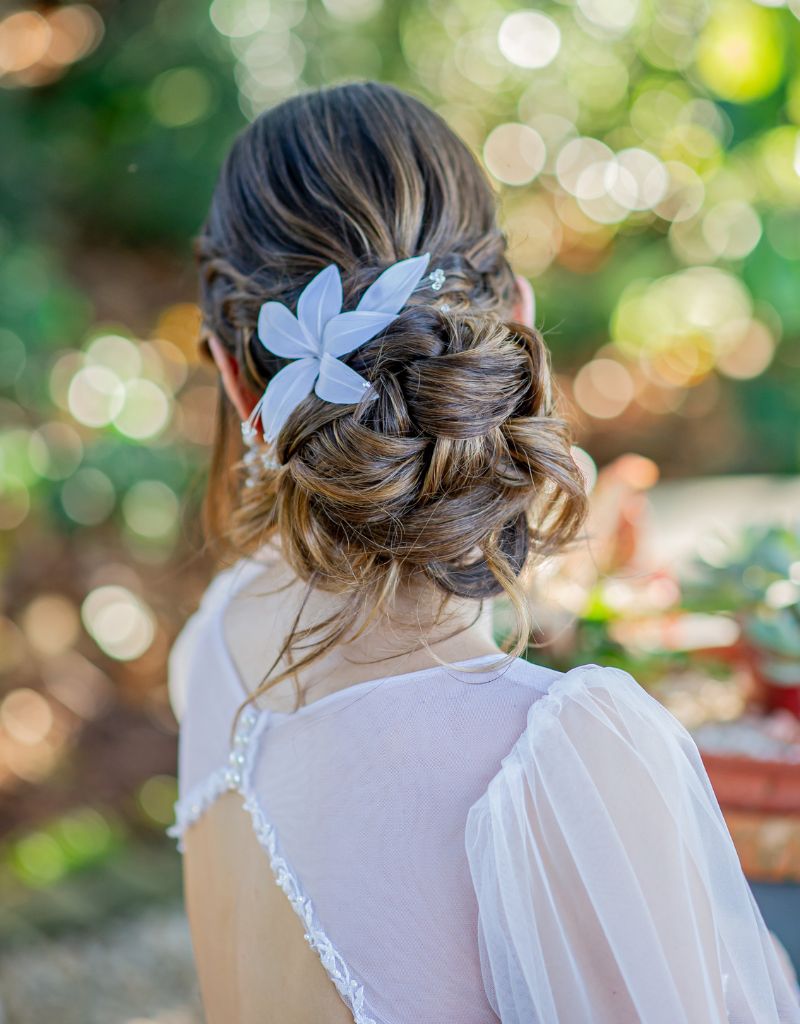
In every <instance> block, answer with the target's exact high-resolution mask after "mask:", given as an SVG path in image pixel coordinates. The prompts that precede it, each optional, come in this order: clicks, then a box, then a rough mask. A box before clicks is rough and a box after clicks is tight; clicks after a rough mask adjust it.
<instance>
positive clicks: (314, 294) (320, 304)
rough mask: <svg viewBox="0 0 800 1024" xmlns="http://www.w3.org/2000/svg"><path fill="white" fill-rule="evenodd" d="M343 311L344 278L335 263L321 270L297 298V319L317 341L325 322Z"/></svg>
mask: <svg viewBox="0 0 800 1024" xmlns="http://www.w3.org/2000/svg"><path fill="white" fill-rule="evenodd" d="M341 311H342V279H341V277H340V276H339V268H338V267H337V266H336V264H335V263H331V264H330V266H327V267H325V269H324V270H320V272H319V273H318V274H317V276H316V277H314V278H312V279H311V281H309V283H308V284H307V285H306V286H305V288H304V289H303V291H302V292H301V294H300V298H299V299H298V300H297V319H298V320H299V321H300V323H301V324H302V325H303V327H305V329H306V330H307V331H308V333H309V334H310V335H311V337H312V338H314V339H316V341H318V342H319V341H320V340H321V339H322V330H323V328H324V327H325V324H326V323H327V322H328V321H329V320H331V319H332V318H333V317H335V316H336V314H337V313H341Z"/></svg>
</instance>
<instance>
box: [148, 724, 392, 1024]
mask: <svg viewBox="0 0 800 1024" xmlns="http://www.w3.org/2000/svg"><path fill="white" fill-rule="evenodd" d="M267 718H268V714H267V713H265V714H264V717H263V718H262V719H261V720H260V721H261V722H262V723H265V722H266V720H267ZM258 722H259V716H258V713H257V712H256V711H255V710H254V709H253V708H252V707H247V708H245V709H244V711H243V712H242V714H241V716H240V718H239V724H238V725H237V727H236V732H235V733H234V738H233V744H232V746H231V750H230V753H229V755H228V764H227V766H226V767H223V768H218V769H217V770H216V771H214V772H212V773H211V775H209V776H208V778H207V779H205V780H204V781H203V782H202V783H200V784H199V785H198V786H195V787H194V788H193V789H192V790H190V792H189V793H188V794H187V795H186V796H185V797H184V798H183V799H181V800H178V801H176V803H175V823H174V824H173V825H170V826H169V828H167V829H166V833H167V835H169V836H172V837H173V838H175V839H177V848H178V850H179V851H180V852H183V850H184V845H183V833H184V831H185V830H186V829H187V828H188V826H189V825H191V824H192V823H193V822H194V821H196V820H197V819H198V818H199V817H200V816H201V815H202V814H203V812H204V811H205V810H206V809H207V808H208V807H210V805H211V804H212V803H213V802H214V801H215V800H216V799H217V797H218V796H221V795H222V793H224V792H226V791H227V790H231V789H232V790H236V791H237V792H238V793H240V794H241V796H242V797H243V798H244V804H243V807H244V809H245V810H246V811H247V812H248V813H249V814H250V818H251V820H252V822H253V829H254V831H255V834H256V837H257V839H258V842H259V844H260V845H261V846H262V847H263V848H264V849H265V850H266V852H267V855H268V857H269V862H270V867H271V869H272V873H273V875H274V876H275V882H276V884H277V885H279V886H280V888H281V889H282V890H283V892H284V893H285V894H286V896H287V898H288V900H289V903H290V904H291V905H292V909H293V910H294V911H295V913H296V914H297V916H298V917H299V918H300V920H301V921H302V922H303V925H304V926H305V932H304V934H303V938H304V939H305V940H306V942H307V943H308V944H309V946H310V947H311V948H312V949H313V950H314V952H315V953H316V954H317V955H318V956H319V958H320V961H321V963H322V966H323V967H324V968H325V970H326V972H327V974H328V977H329V978H330V979H331V981H332V982H333V984H334V985H335V986H336V990H337V991H338V993H339V995H340V996H341V997H342V999H343V1000H344V1001H345V1003H346V1005H347V1006H348V1007H349V1009H350V1011H351V1013H352V1014H353V1021H354V1024H378V1022H377V1021H376V1020H375V1019H374V1018H373V1017H371V1016H370V1015H369V1013H368V1012H367V1008H366V1005H365V1001H364V986H363V985H362V984H361V983H360V982H358V981H357V979H356V978H354V977H353V975H352V974H351V973H350V969H349V968H348V966H347V962H346V961H345V959H344V957H343V956H342V955H341V953H339V951H338V950H337V949H336V947H335V946H334V945H333V943H332V942H331V940H330V939H329V938H328V936H327V935H326V934H325V931H324V929H323V928H322V927H321V926H320V923H319V921H318V919H317V915H316V911H315V910H314V904H313V903H312V901H311V899H310V897H308V896H307V895H306V894H305V892H304V890H303V887H302V885H301V884H300V880H299V879H298V878H297V876H296V875H295V873H294V871H292V869H291V867H290V866H289V864H288V862H287V861H286V859H285V858H284V857H283V856H282V854H281V852H280V848H279V844H278V836H277V832H276V830H275V826H274V825H273V824H272V823H271V822H270V821H269V820H268V819H267V817H266V815H265V814H264V812H263V811H262V809H261V807H260V806H259V804H258V802H257V800H256V797H255V794H254V793H253V791H252V790H251V788H250V785H249V782H250V774H251V771H252V768H253V760H254V758H255V754H256V744H255V743H253V742H252V741H253V739H254V738H255V736H256V728H255V727H256V725H257V724H258Z"/></svg>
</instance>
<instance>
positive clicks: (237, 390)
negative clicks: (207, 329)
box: [208, 334, 258, 422]
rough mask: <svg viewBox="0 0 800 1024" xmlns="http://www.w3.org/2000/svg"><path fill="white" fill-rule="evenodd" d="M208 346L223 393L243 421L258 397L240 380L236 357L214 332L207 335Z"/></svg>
mask: <svg viewBox="0 0 800 1024" xmlns="http://www.w3.org/2000/svg"><path fill="white" fill-rule="evenodd" d="M208 347H209V349H210V351H211V355H212V356H213V357H214V362H215V363H216V364H217V369H218V370H219V375H220V377H221V378H222V386H223V387H224V388H225V393H226V394H227V396H228V398H229V399H230V400H231V402H232V403H233V407H234V408H235V409H236V411H237V413H238V414H239V416H240V418H241V419H242V421H243V422H244V420H246V419H247V418H248V417H249V416H250V413H251V412H252V411H253V407H254V406H255V404H256V402H257V401H258V398H257V397H256V396H255V395H254V394H253V392H252V391H251V390H250V388H249V387H248V386H247V385H246V384H245V383H244V381H243V380H242V375H241V373H240V372H239V364H238V363H237V362H236V359H235V358H234V357H233V356H232V355H231V354H230V352H228V351H227V350H226V349H225V347H224V346H223V344H222V342H221V341H220V340H219V338H217V337H216V335H214V334H209V336H208Z"/></svg>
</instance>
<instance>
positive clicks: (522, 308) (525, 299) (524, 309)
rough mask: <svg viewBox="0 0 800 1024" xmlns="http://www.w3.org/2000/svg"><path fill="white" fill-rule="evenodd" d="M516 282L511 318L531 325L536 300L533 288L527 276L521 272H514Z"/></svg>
mask: <svg viewBox="0 0 800 1024" xmlns="http://www.w3.org/2000/svg"><path fill="white" fill-rule="evenodd" d="M514 278H515V280H516V282H517V301H516V302H515V303H514V310H513V313H512V316H513V318H514V319H515V320H516V321H517V322H518V323H521V324H525V326H526V327H533V317H534V311H535V308H536V300H535V299H534V297H533V288H532V287H531V283H530V281H529V280H528V279H527V277H523V276H522V274H515V275H514Z"/></svg>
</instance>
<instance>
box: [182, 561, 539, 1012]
mask: <svg viewBox="0 0 800 1024" xmlns="http://www.w3.org/2000/svg"><path fill="white" fill-rule="evenodd" d="M263 574H264V566H263V564H258V563H257V562H243V563H240V564H239V565H237V566H235V567H234V568H233V569H232V570H229V571H227V572H225V573H223V574H221V575H220V576H219V577H218V578H217V579H216V580H215V582H214V583H213V584H212V586H211V588H210V589H209V591H208V593H207V596H206V599H205V601H204V603H203V606H202V608H201V610H200V611H199V612H198V614H197V615H196V616H195V617H194V618H193V619H192V620H191V621H190V623H189V624H188V625H187V627H186V630H185V632H184V634H183V636H182V637H181V638H180V639H179V641H178V643H177V644H176V647H175V649H174V653H173V659H172V674H171V686H172V687H173V693H174V695H175V697H174V699H175V701H176V704H180V703H181V701H182V700H183V699H185V708H184V710H183V712H182V715H181V719H182V721H181V750H180V779H181V792H180V804H179V826H178V828H176V829H175V830H174V834H177V833H178V831H180V830H182V829H183V828H185V827H186V825H187V824H188V823H189V821H192V820H196V819H199V818H201V817H203V816H204V815H203V811H208V812H209V813H208V818H209V821H208V822H207V823H206V825H207V826H208V827H207V828H206V829H205V831H201V830H200V828H198V830H197V831H196V833H194V834H193V835H192V839H191V840H190V841H189V842H190V843H191V846H190V847H189V849H188V850H187V858H186V859H187V902H188V906H189V913H190V915H192V914H193V913H194V914H196V915H203V916H207V917H208V918H209V919H214V918H216V919H217V920H218V922H219V925H218V929H217V931H216V932H211V933H210V934H212V935H213V939H212V945H213V947H214V951H215V958H216V956H217V950H225V949H228V950H230V949H237V950H242V949H247V948H249V949H253V948H254V944H253V942H252V941H245V938H246V935H248V934H249V936H250V940H252V939H253V932H254V931H255V930H258V929H259V928H260V929H261V931H262V935H261V939H260V940H259V941H258V944H257V945H256V946H255V948H257V949H258V950H259V953H258V956H253V955H250V956H248V957H247V958H246V959H245V960H244V962H242V961H241V960H239V959H234V961H232V962H231V963H230V964H228V966H227V967H225V966H223V965H222V964H221V963H219V961H218V960H217V965H216V968H215V970H214V971H213V972H212V971H209V972H208V973H207V974H206V975H205V978H206V980H210V979H211V978H212V977H213V979H214V980H213V982H212V986H213V987H214V988H216V989H218V991H217V998H219V999H220V1000H221V1001H222V1002H224V1004H225V1005H226V1006H227V1008H228V1012H229V1013H230V1011H231V1002H230V996H229V995H226V994H225V992H223V991H222V990H227V991H228V993H231V992H233V991H234V990H235V989H237V988H238V990H239V992H240V996H239V997H238V998H245V999H249V998H253V999H254V1009H253V1014H254V1016H253V1018H252V1019H261V1020H263V1019H264V1016H263V1015H264V1012H265V1005H269V1006H272V1013H273V1016H272V1017H268V1018H267V1019H275V1020H279V1019H280V1020H281V1021H289V1020H297V1021H304V1020H309V1021H311V1020H319V1019H320V1018H319V1016H316V1017H315V1016H314V1013H315V1012H317V1010H316V1009H315V1008H314V1005H313V1003H314V1002H315V1001H316V999H317V998H324V996H323V995H322V993H326V992H327V991H328V990H329V988H330V985H329V983H327V981H326V980H325V979H324V978H322V977H321V974H320V972H319V970H318V969H315V965H314V964H313V961H312V962H311V963H309V962H308V958H307V957H305V953H306V952H307V951H306V950H303V949H302V947H301V944H299V943H298V941H297V940H298V928H297V924H296V922H294V921H292V920H291V919H290V918H289V917H287V915H286V914H285V913H282V912H281V909H280V908H279V907H276V906H275V903H276V899H275V891H273V890H275V887H274V886H266V885H265V884H264V879H265V878H266V877H267V876H268V875H269V863H268V861H267V860H262V861H261V862H260V861H259V858H258V855H257V854H258V850H257V849H256V846H255V844H254V843H253V841H252V839H251V838H250V837H248V836H247V835H246V832H247V829H248V825H249V828H250V829H251V830H252V832H253V834H254V836H255V837H256V838H257V839H258V842H259V844H260V846H261V853H262V858H263V855H264V853H266V855H267V858H268V860H269V861H271V867H272V870H273V872H274V874H275V877H276V878H277V880H278V881H279V883H280V885H281V887H282V888H283V890H284V893H285V896H284V897H283V898H284V899H285V897H286V896H288V902H289V903H290V904H291V905H292V906H293V907H294V909H295V911H296V913H297V914H298V915H299V916H300V918H301V920H302V921H303V925H304V928H305V931H306V933H307V934H308V935H309V937H310V945H311V947H312V948H313V949H314V950H315V951H316V953H317V954H318V955H319V958H320V959H321V961H322V964H323V965H324V966H325V968H326V970H327V972H328V974H329V976H330V978H331V979H332V980H333V981H334V983H335V984H336V986H337V988H338V989H339V992H340V993H341V996H342V997H343V998H344V1000H345V1002H346V1003H347V1004H348V1005H349V1006H350V1008H351V1010H352V1017H354V1018H355V1020H356V1021H358V1022H365V1024H366V1022H369V1021H373V1020H374V1021H376V1022H382V1024H390V1022H400V1021H411V1020H413V1021H415V1022H419V1024H423V1022H428V1021H429V1022H431V1024H433V1022H436V1024H444V1022H447V1021H452V1022H453V1024H456V1022H458V1024H469V1022H476V1024H477V1022H481V1024H484V1022H486V1021H489V1020H492V1019H495V1018H494V1014H493V1011H492V1009H491V1006H490V1004H489V1003H488V1001H487V998H486V994H485V990H484V987H483V983H482V979H481V971H480V962H479V953H478V937H477V936H478V920H477V918H478V911H477V903H476V899H475V892H474V889H473V886H472V882H471V878H470V872H469V865H468V863H467V856H466V851H465V845H464V831H465V824H466V819H467V813H468V811H469V808H470V807H471V806H472V804H474V803H475V801H476V800H477V799H478V798H479V797H480V796H481V794H482V793H483V792H484V791H485V789H486V786H487V784H488V782H489V781H490V779H491V778H492V777H493V776H494V775H495V774H496V773H497V771H498V768H499V766H500V761H501V759H502V757H503V756H504V755H505V754H506V753H507V752H508V751H509V750H510V749H511V748H512V746H513V744H514V742H515V741H516V740H517V738H518V737H519V736H520V734H521V733H522V732H523V730H524V728H525V723H526V720H527V716H528V712H529V709H530V706H531V704H532V703H533V702H534V701H536V700H537V699H538V698H539V697H540V696H541V695H542V694H543V693H544V692H546V690H547V687H548V684H549V682H550V681H551V680H552V679H553V678H555V677H557V676H558V673H555V672H552V671H551V670H549V669H544V668H539V667H536V666H533V665H531V664H529V663H527V662H525V661H522V660H516V661H514V662H513V663H512V664H511V665H509V666H507V667H505V668H504V669H501V670H500V671H499V672H498V671H492V670H491V669H488V670H486V671H483V672H481V673H479V674H477V675H476V674H473V673H471V672H470V673H467V672H458V671H454V670H452V669H446V668H429V669H422V670H418V671H415V672H412V673H408V674H402V675H394V676H391V677H388V678H383V679H377V680H371V681H362V682H358V683H356V684H354V685H352V686H350V687H347V688H344V689H341V690H339V691H337V692H334V693H330V694H328V695H326V696H323V697H321V698H319V699H318V700H316V701H313V702H312V703H310V704H307V705H305V706H303V707H301V708H300V709H299V710H297V711H296V712H293V713H291V712H279V711H274V710H270V709H268V708H266V707H265V708H263V709H260V710H258V711H256V712H254V713H253V714H252V715H250V714H248V713H247V712H246V713H245V717H244V719H243V720H242V722H241V725H240V728H239V731H238V733H237V739H235V740H234V744H233V747H232V748H231V749H232V751H233V754H234V759H233V760H231V759H230V758H229V750H228V745H227V740H228V729H229V726H230V724H231V722H232V720H233V715H234V712H235V710H236V708H237V707H238V705H239V704H240V703H241V701H242V700H243V698H244V696H245V695H246V691H245V689H244V686H243V684H242V681H241V680H240V677H239V673H238V672H237V671H236V668H235V665H234V661H233V659H232V658H231V656H230V654H229V649H228V647H227V645H226V636H225V630H224V613H225V611H226V609H227V608H228V607H229V602H230V598H231V596H232V593H233V592H234V590H235V589H239V588H244V587H245V586H247V585H248V584H250V583H252V582H253V580H255V579H257V578H258V577H263ZM280 600H281V596H280V594H276V595H273V596H271V597H270V596H267V595H263V596H260V597H258V598H256V599H255V602H256V603H255V604H254V608H256V609H257V613H258V615H259V616H263V621H265V622H267V621H270V620H271V618H272V617H273V613H274V607H275V606H274V602H277V601H280ZM497 660H498V658H497V656H496V655H494V654H489V655H488V656H485V657H483V658H477V659H470V665H471V666H474V667H477V666H478V665H480V664H481V663H486V664H491V663H494V662H497ZM184 687H185V698H182V697H181V695H180V694H181V691H182V690H183V688H184ZM231 771H233V772H234V773H235V775H226V773H228V772H231ZM231 779H235V780H236V781H234V782H233V783H231V781H230V780H231ZM230 784H233V785H235V786H236V788H237V789H239V790H240V791H241V792H242V793H243V794H244V795H245V797H246V806H245V810H246V811H249V818H250V820H249V823H248V822H247V821H246V819H247V817H248V815H247V814H246V813H245V814H243V813H242V811H241V809H240V808H238V807H237V806H236V805H237V803H238V804H239V805H240V804H241V800H239V801H236V800H228V798H227V797H226V798H224V799H220V800H219V806H214V803H215V796H220V797H221V795H222V794H223V793H224V792H225V789H224V788H223V787H225V786H227V785H230ZM199 824H201V823H200V822H199ZM195 839H196V849H197V851H198V854H197V856H198V864H197V870H196V871H193V849H194V842H195ZM226 850H227V854H226V852H225V851H226ZM210 851H211V852H210ZM226 856H227V857H228V858H229V859H228V860H227V865H228V869H229V871H230V874H231V884H232V885H233V886H235V890H236V891H237V892H239V893H240V894H243V896H244V898H241V899H238V900H237V899H233V900H231V893H230V892H229V891H225V890H222V891H218V892H217V893H216V894H215V895H214V897H212V898H211V902H209V897H210V894H209V889H208V880H209V878H211V877H213V876H214V872H213V869H212V868H211V867H210V865H209V864H208V859H209V857H210V858H212V859H213V858H214V857H220V858H222V859H223V860H224V858H225V857H226ZM226 888H227V887H226ZM215 903H217V906H215ZM231 908H234V909H233V910H231ZM265 922H270V924H269V925H266V924H265ZM276 924H277V927H276ZM199 931H200V932H201V933H202V932H203V930H202V929H199ZM209 952H210V951H209ZM198 959H199V960H200V962H201V964H202V960H203V957H202V951H198ZM265 965H269V966H268V968H267V967H265ZM265 971H266V975H265ZM225 975H227V981H226V980H223V979H224V976H225ZM202 976H203V972H202V967H201V977H202ZM265 984H266V987H267V989H268V993H269V997H268V998H266V996H267V993H266V992H265V991H264V986H265ZM294 984H297V986H298V991H297V992H296V993H295V994H294V995H293V996H291V997H290V998H288V999H287V1004H286V1009H284V1010H283V1011H281V1013H280V1014H279V1013H278V1005H279V1004H278V1003H276V1000H279V999H280V998H282V997H281V995H280V993H281V992H283V996H284V997H285V996H286V989H287V986H288V987H292V986H293V985H294ZM242 993H247V994H248V995H245V996H243V995H241V994H242ZM300 993H302V995H301V994H300ZM315 993H316V994H315ZM331 995H333V993H331ZM213 1003H214V996H211V997H210V998H208V999H207V1004H209V1005H210V1006H211V1005H213ZM340 1003H341V1000H340V999H339V997H338V996H337V997H335V998H333V999H332V1000H331V1003H330V1007H329V1009H328V1010H326V1016H325V1017H324V1019H325V1020H336V1019H337V1017H335V1016H333V1014H334V1013H335V1012H336V1010H337V1009H338V1008H339V1005H340ZM239 1014H240V1015H239V1016H237V1017H236V1019H237V1020H240V1021H242V1022H243V1024H244V1022H246V1021H248V1020H249V1019H251V1018H250V1016H249V1015H248V1013H247V1012H246V1008H245V1007H244V1006H243V1005H242V1004H240V1010H239ZM258 1014H260V1015H261V1016H260V1017H259V1016H258ZM212 1019H213V1018H212ZM342 1019H343V1020H347V1019H348V1018H347V1016H346V1015H345V1016H344V1017H342Z"/></svg>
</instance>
